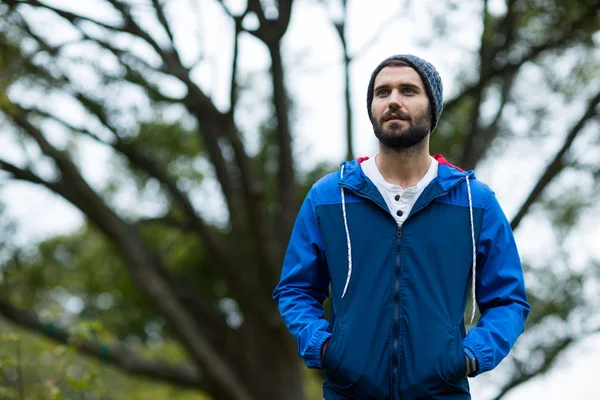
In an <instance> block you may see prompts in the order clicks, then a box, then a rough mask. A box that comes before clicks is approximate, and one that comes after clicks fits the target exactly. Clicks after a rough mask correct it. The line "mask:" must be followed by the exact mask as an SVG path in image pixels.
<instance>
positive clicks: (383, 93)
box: [377, 89, 390, 96]
mask: <svg viewBox="0 0 600 400" xmlns="http://www.w3.org/2000/svg"><path fill="white" fill-rule="evenodd" d="M388 94H390V90H389V89H379V90H378V91H377V96H386V95H388Z"/></svg>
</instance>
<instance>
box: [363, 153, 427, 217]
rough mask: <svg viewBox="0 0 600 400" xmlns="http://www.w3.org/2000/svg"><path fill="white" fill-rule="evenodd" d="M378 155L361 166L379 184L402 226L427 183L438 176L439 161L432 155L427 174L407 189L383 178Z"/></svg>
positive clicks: (380, 191)
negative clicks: (378, 166) (378, 163)
mask: <svg viewBox="0 0 600 400" xmlns="http://www.w3.org/2000/svg"><path fill="white" fill-rule="evenodd" d="M376 157H377V154H375V156H374V157H371V158H369V159H368V160H366V161H363V162H362V163H361V164H360V166H361V168H362V169H363V172H364V173H365V175H366V176H367V178H369V179H370V180H371V181H372V182H373V183H374V184H375V186H377V189H379V193H381V196H382V197H383V199H384V200H385V203H386V204H387V206H388V209H389V210H390V213H391V214H392V216H393V217H394V219H395V220H396V223H397V224H398V226H402V224H403V223H404V221H406V218H407V217H408V214H410V210H412V208H413V206H414V205H415V203H416V202H417V199H418V198H419V196H420V195H421V193H423V190H425V188H426V187H427V185H429V183H430V182H431V181H432V180H434V179H435V178H436V177H437V172H438V161H437V160H436V159H435V158H433V157H431V164H430V165H429V169H428V170H427V172H426V173H425V175H424V176H423V177H422V178H421V180H420V181H419V182H418V183H417V185H416V186H413V187H410V188H408V189H406V190H405V189H402V186H400V185H393V184H391V183H389V182H387V181H386V180H385V179H384V178H383V175H381V172H379V169H378V168H377V164H375V158H376Z"/></svg>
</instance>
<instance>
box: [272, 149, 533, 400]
mask: <svg viewBox="0 0 600 400" xmlns="http://www.w3.org/2000/svg"><path fill="white" fill-rule="evenodd" d="M435 158H436V159H437V160H438V162H439V167H438V177H437V178H435V179H434V180H433V181H432V182H431V183H430V184H429V185H428V186H427V187H426V188H425V190H424V192H423V193H422V194H421V196H420V197H419V198H418V200H417V202H416V204H415V205H414V207H413V208H412V210H411V212H410V214H409V216H408V218H407V219H406V221H405V222H404V224H403V225H402V226H401V227H399V226H398V225H397V224H396V221H395V220H394V218H393V216H392V215H391V214H390V211H389V210H388V208H387V205H386V203H385V201H384V199H383V198H382V196H381V194H380V193H379V191H378V189H377V187H376V186H375V185H374V184H373V183H372V182H371V181H370V180H369V179H368V178H367V177H366V176H365V175H364V173H363V172H362V169H361V167H360V165H359V164H360V163H359V161H360V160H359V161H356V160H355V161H351V162H344V163H342V169H341V171H339V172H336V173H332V174H330V175H327V176H325V177H324V178H322V179H320V180H319V181H318V182H316V183H315V184H314V185H313V187H312V188H311V190H310V191H309V193H308V195H307V196H306V198H305V200H304V202H303V204H302V207H301V209H300V211H299V213H298V217H297V220H296V223H295V226H294V229H293V232H292V235H291V238H290V242H289V246H288V249H287V252H286V256H285V260H284V263H283V269H282V273H281V280H280V282H279V284H278V285H277V287H276V288H275V291H274V293H273V297H274V299H275V300H276V301H277V304H278V307H279V311H280V313H281V315H282V317H283V320H284V322H285V324H286V325H287V327H288V329H289V330H290V332H291V333H292V335H293V336H294V337H295V338H296V340H297V342H298V348H299V353H300V356H301V357H302V358H303V360H304V362H305V363H306V365H307V366H308V367H309V368H324V369H325V370H326V377H325V382H324V385H323V393H324V398H325V400H338V399H339V400H341V399H344V400H346V399H347V400H367V399H373V400H400V399H402V400H404V399H406V400H412V399H470V394H469V385H468V382H467V378H466V376H465V375H466V371H467V367H466V360H465V351H468V352H470V354H472V355H473V356H474V357H475V358H476V359H477V361H478V363H479V367H478V370H477V371H475V373H474V374H472V375H471V376H475V375H478V374H480V373H483V372H485V371H488V370H491V369H493V368H494V367H496V366H497V365H498V363H499V362H500V361H501V360H502V359H503V358H504V357H505V356H506V355H507V354H508V353H509V351H510V349H511V348H512V346H513V345H514V343H515V341H516V340H517V338H518V336H519V335H520V334H521V333H522V332H523V329H524V323H525V319H526V318H527V315H528V313H529V304H528V303H527V298H526V292H525V285H524V281H523V272H522V267H521V262H520V259H519V255H518V252H517V248H516V245H515V241H514V237H513V233H512V230H511V228H510V224H509V222H508V220H507V219H506V217H505V215H504V213H503V212H502V209H501V208H500V205H499V204H498V201H497V200H496V198H495V195H494V193H493V192H492V191H491V190H490V188H489V187H488V186H486V185H485V184H483V183H481V182H479V181H477V180H476V178H475V175H474V173H473V172H472V171H469V172H465V171H462V170H460V169H459V168H457V167H454V166H452V165H450V164H449V163H448V162H447V161H446V160H445V159H444V158H443V157H442V156H439V155H438V156H435ZM469 295H473V296H474V297H475V298H476V303H477V305H478V307H479V310H480V312H481V317H480V319H479V321H478V323H477V325H476V326H475V327H473V328H472V329H471V330H470V331H469V333H468V334H466V332H465V324H464V311H465V307H466V304H467V298H468V297H469ZM329 296H330V297H331V309H330V316H329V321H328V320H327V319H326V316H325V310H324V307H323V303H324V301H325V300H326V299H327V297H329ZM327 340H328V344H327V347H326V350H325V353H324V355H323V359H321V349H322V347H323V344H324V343H325V341H327Z"/></svg>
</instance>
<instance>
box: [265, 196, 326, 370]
mask: <svg viewBox="0 0 600 400" xmlns="http://www.w3.org/2000/svg"><path fill="white" fill-rule="evenodd" d="M329 280H330V278H329V270H328V268H327V263H326V260H325V253H324V250H323V242H322V240H321V232H320V230H319V226H318V223H317V217H316V209H315V193H314V188H313V189H311V191H310V192H309V193H308V195H307V197H306V199H305V200H304V203H303V204H302V207H301V208H300V211H299V213H298V217H297V218H296V223H295V225H294V229H293V231H292V235H291V238H290V242H289V245H288V249H287V252H286V255H285V259H284V262H283V269H282V272H281V279H280V281H279V284H278V285H277V287H276V288H275V291H274V292H273V298H274V299H275V301H276V302H277V305H278V307H279V312H280V313H281V316H282V318H283V321H284V322H285V324H286V326H287V328H288V329H289V331H290V332H291V334H292V335H293V336H294V338H295V339H296V341H297V342H298V351H299V353H300V356H301V357H302V358H303V360H304V362H305V363H306V366H307V367H309V368H322V365H321V348H322V346H323V343H325V341H326V340H327V339H328V338H329V337H330V336H331V332H330V327H329V322H328V321H327V319H326V318H325V310H324V308H323V302H324V301H325V299H326V298H327V296H328V292H329Z"/></svg>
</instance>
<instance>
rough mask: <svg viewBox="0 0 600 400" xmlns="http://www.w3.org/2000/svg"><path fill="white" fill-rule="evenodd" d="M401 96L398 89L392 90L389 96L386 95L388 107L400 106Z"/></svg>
mask: <svg viewBox="0 0 600 400" xmlns="http://www.w3.org/2000/svg"><path fill="white" fill-rule="evenodd" d="M402 105H403V104H402V96H400V92H399V91H398V89H394V90H392V92H391V93H390V96H389V97H388V107H389V108H402Z"/></svg>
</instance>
